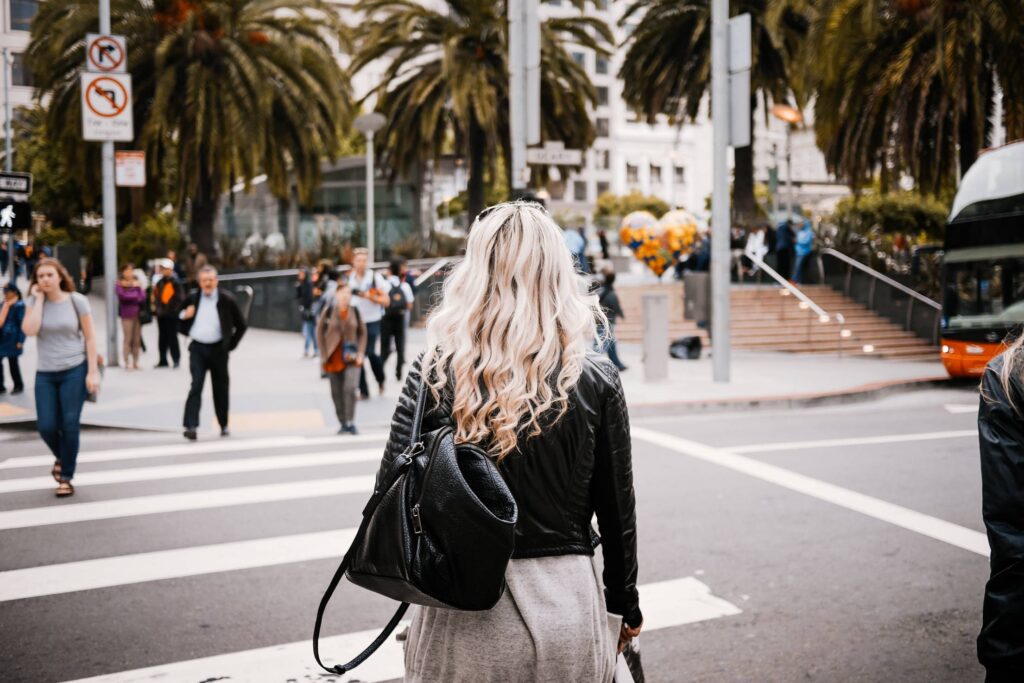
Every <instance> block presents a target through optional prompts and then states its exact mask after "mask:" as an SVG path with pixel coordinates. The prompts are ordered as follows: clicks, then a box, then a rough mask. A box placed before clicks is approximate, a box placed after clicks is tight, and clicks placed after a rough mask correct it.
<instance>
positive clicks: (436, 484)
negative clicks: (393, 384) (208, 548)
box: [313, 381, 518, 674]
mask: <svg viewBox="0 0 1024 683" xmlns="http://www.w3.org/2000/svg"><path fill="white" fill-rule="evenodd" d="M425 398H426V387H425V384H424V382H423V381H421V382H420V386H419V389H418V392H417V396H416V410H415V413H414V416H413V423H412V435H411V438H410V443H409V447H408V448H407V449H406V450H405V451H404V452H402V453H401V454H399V455H398V456H396V457H395V459H394V460H393V461H392V462H390V463H388V466H387V469H385V470H383V471H382V472H381V474H380V475H379V476H378V481H377V488H376V490H375V491H374V492H373V495H372V496H371V497H370V500H369V502H368V503H367V504H366V507H365V508H363V519H362V522H361V523H360V525H359V530H358V531H357V532H356V536H355V539H354V540H353V541H352V546H351V547H350V548H349V550H348V552H347V553H345V557H344V558H343V559H342V561H341V565H340V566H339V567H338V570H337V571H336V572H335V573H334V577H333V578H332V579H331V583H330V585H328V587H327V590H326V592H325V593H324V596H323V598H322V599H321V601H320V608H319V610H318V611H317V615H316V626H315V628H314V630H313V656H314V657H315V658H316V661H317V664H319V665H320V666H321V667H323V668H324V669H325V670H327V671H329V672H331V673H334V674H344V673H346V672H347V671H351V670H352V669H354V668H355V667H357V666H359V665H360V664H362V663H363V662H364V661H365V660H366V659H367V658H368V657H369V656H370V655H371V654H373V652H374V651H376V650H377V648H379V647H380V646H381V645H382V644H383V643H384V641H385V640H386V639H387V638H388V636H389V635H391V633H392V631H394V630H395V627H397V626H398V623H399V622H400V621H401V619H402V617H403V616H404V615H405V611H406V610H407V609H408V608H409V603H415V604H418V605H429V606H432V607H445V608H448V609H461V610H487V609H490V608H491V607H494V605H495V604H497V602H498V600H499V598H501V595H502V593H504V591H505V569H506V568H507V567H508V562H509V559H510V558H511V557H512V549H513V544H514V541H515V524H516V518H517V517H518V509H517V507H516V502H515V499H514V498H513V497H512V492H511V491H510V490H509V488H508V486H507V485H506V484H505V480H504V479H502V477H501V473H500V472H499V471H498V468H497V466H496V465H495V464H494V462H493V461H492V460H491V458H490V456H488V455H487V453H486V452H485V451H484V450H482V449H480V448H478V447H476V446H473V445H468V444H459V445H456V444H455V438H454V435H453V433H452V430H451V428H450V427H443V428H441V429H437V430H434V431H432V432H428V433H427V434H423V435H422V436H421V434H420V430H421V428H422V422H423V411H424V403H425ZM343 575H344V576H347V577H348V579H349V581H351V582H352V583H354V584H356V585H358V586H362V587H364V588H368V589H369V590H372V591H374V592H376V593H380V594H381V595H386V596H388V597H389V598H393V599H395V600H400V601H401V602H402V604H401V605H400V606H399V608H398V610H397V611H396V612H395V614H394V616H392V617H391V620H390V621H389V622H388V624H387V626H385V627H384V630H383V631H381V633H380V635H378V636H377V638H376V639H374V641H373V642H372V643H371V644H370V645H369V646H368V647H367V648H366V649H365V650H363V651H362V652H361V653H360V654H359V655H358V656H357V657H356V658H355V659H353V660H352V661H350V662H348V663H347V664H343V665H342V664H338V665H335V666H333V667H328V666H326V665H325V664H324V663H323V662H322V661H320V652H319V639H320V625H321V622H322V620H323V615H324V610H325V609H326V608H327V604H328V603H329V602H330V600H331V596H332V595H333V594H334V590H335V588H337V586H338V583H339V581H341V577H342V576H343Z"/></svg>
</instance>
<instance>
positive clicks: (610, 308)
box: [597, 285, 626, 324]
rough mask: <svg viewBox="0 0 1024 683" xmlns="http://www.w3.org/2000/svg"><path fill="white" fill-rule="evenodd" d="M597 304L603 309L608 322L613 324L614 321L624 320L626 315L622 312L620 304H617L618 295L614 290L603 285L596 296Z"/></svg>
mask: <svg viewBox="0 0 1024 683" xmlns="http://www.w3.org/2000/svg"><path fill="white" fill-rule="evenodd" d="M597 302H598V303H599V304H600V305H601V308H603V309H604V314H605V315H606V316H608V322H610V323H613V324H614V323H615V321H616V320H625V319H626V314H625V313H623V312H622V304H620V303H619V295H618V293H617V292H616V291H615V289H614V288H612V287H609V286H608V285H605V286H604V287H602V288H601V292H600V293H599V294H598V295H597Z"/></svg>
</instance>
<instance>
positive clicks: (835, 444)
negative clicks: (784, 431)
mask: <svg viewBox="0 0 1024 683" xmlns="http://www.w3.org/2000/svg"><path fill="white" fill-rule="evenodd" d="M977 436H978V430H977V429H957V430H954V431H948V432H922V433H919V434H889V435H886V436H859V437H851V438H849V439H818V440H816V441H787V442H784V443H755V444H750V445H748V446H725V449H726V450H728V451H729V452H730V453H768V452H770V451H796V450H807V449H811V448H839V447H843V446H869V445H872V444H883V443H905V442H908V441H936V440H942V439H959V438H967V437H974V438H976V437H977Z"/></svg>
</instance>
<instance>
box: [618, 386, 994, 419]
mask: <svg viewBox="0 0 1024 683" xmlns="http://www.w3.org/2000/svg"><path fill="white" fill-rule="evenodd" d="M962 386H975V382H973V381H971V382H969V383H968V382H962V381H957V380H954V379H952V378H950V377H920V378H917V379H909V380H908V379H903V380H892V381H887V382H873V383H870V384H863V385H861V386H858V387H853V388H851V389H840V390H837V391H828V392H809V393H804V394H788V395H778V396H756V397H752V398H725V399H706V400H696V401H665V402H661V403H640V404H635V405H630V406H629V413H630V415H631V416H635V417H643V416H663V415H679V414H694V413H713V412H729V411H743V410H764V409H793V408H817V407H821V406H834V405H846V404H850V403H863V402H866V401H871V400H875V399H879V398H883V397H885V396H892V395H895V394H902V393H908V392H911V391H922V390H924V389H935V388H939V389H952V388H957V387H962Z"/></svg>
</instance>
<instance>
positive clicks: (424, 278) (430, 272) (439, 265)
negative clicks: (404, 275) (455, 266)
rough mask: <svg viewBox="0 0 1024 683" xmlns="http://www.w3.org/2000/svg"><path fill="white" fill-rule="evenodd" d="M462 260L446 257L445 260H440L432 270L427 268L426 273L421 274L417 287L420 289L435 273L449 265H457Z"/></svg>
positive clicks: (417, 279) (417, 280)
mask: <svg viewBox="0 0 1024 683" xmlns="http://www.w3.org/2000/svg"><path fill="white" fill-rule="evenodd" d="M460 260H461V259H460V258H454V257H451V256H445V257H444V258H441V259H439V260H438V261H437V262H435V263H434V265H432V266H431V267H430V268H427V269H426V270H425V271H423V272H422V273H420V275H419V277H417V278H416V286H417V287H419V286H420V285H422V284H423V283H424V282H426V281H427V280H429V279H430V278H431V277H433V276H434V273H436V272H437V271H439V270H441V269H442V268H444V267H445V266H446V265H448V264H449V263H456V262H458V261H460Z"/></svg>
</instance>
